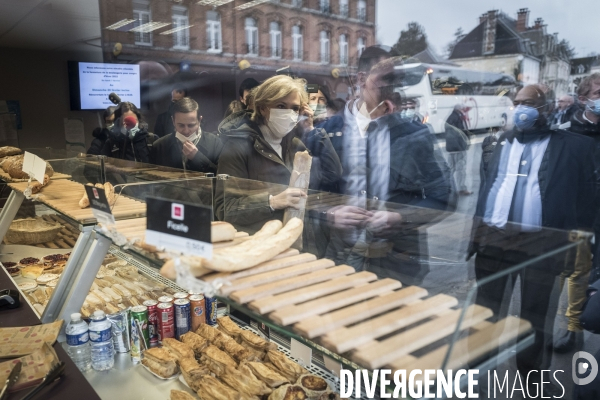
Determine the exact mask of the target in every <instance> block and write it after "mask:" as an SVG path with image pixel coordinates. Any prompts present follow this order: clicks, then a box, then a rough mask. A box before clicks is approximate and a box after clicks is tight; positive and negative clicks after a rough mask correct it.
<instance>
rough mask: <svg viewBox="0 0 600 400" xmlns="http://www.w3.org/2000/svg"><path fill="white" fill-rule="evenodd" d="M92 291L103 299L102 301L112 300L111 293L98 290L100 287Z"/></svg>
mask: <svg viewBox="0 0 600 400" xmlns="http://www.w3.org/2000/svg"><path fill="white" fill-rule="evenodd" d="M90 293H91V294H93V295H95V296H96V297H98V298H99V299H102V301H103V302H104V303H108V302H109V301H111V300H112V299H111V298H110V296H109V295H107V294H105V293H104V292H102V291H101V290H98V289H96V290H92V291H91V292H90Z"/></svg>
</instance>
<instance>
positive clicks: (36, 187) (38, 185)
mask: <svg viewBox="0 0 600 400" xmlns="http://www.w3.org/2000/svg"><path fill="white" fill-rule="evenodd" d="M48 183H50V177H49V176H48V174H44V180H43V182H42V183H40V182H38V181H35V182H34V183H32V184H31V193H34V194H35V193H39V192H41V191H42V188H43V187H44V186H46V185H48Z"/></svg>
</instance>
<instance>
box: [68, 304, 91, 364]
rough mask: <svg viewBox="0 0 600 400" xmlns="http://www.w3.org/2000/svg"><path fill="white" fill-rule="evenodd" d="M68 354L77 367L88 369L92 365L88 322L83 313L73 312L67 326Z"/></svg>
mask: <svg viewBox="0 0 600 400" xmlns="http://www.w3.org/2000/svg"><path fill="white" fill-rule="evenodd" d="M66 334H67V354H69V356H70V357H71V359H72V360H73V362H74V363H75V365H77V368H79V369H80V370H81V371H88V370H89V369H90V367H91V366H92V358H91V353H90V344H89V341H88V340H89V334H88V324H87V322H85V321H84V320H82V319H81V314H79V313H73V314H71V322H69V325H67V328H66Z"/></svg>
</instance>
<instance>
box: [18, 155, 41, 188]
mask: <svg viewBox="0 0 600 400" xmlns="http://www.w3.org/2000/svg"><path fill="white" fill-rule="evenodd" d="M23 172H25V173H26V174H28V175H29V176H30V177H32V178H33V179H35V180H36V181H38V182H39V183H41V184H43V183H44V174H45V173H46V161H44V159H42V158H40V157H38V156H36V155H35V154H32V153H30V152H28V151H26V152H25V156H24V157H23Z"/></svg>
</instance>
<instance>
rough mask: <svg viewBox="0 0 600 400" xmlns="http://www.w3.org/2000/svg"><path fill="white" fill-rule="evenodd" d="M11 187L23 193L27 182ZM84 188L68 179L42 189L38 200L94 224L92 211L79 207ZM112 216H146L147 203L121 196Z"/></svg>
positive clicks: (88, 208) (81, 221)
mask: <svg viewBox="0 0 600 400" xmlns="http://www.w3.org/2000/svg"><path fill="white" fill-rule="evenodd" d="M9 186H10V187H11V188H12V189H13V190H16V191H18V192H21V193H23V191H24V190H25V188H27V182H21V183H10V184H9ZM83 186H84V185H82V184H81V183H77V182H73V181H71V180H67V179H64V180H57V181H52V182H50V183H49V184H48V185H47V186H45V187H44V188H43V189H42V191H41V192H40V193H39V195H40V196H39V197H38V198H37V200H38V201H40V202H41V203H44V204H46V205H47V206H49V207H51V208H53V209H55V210H56V211H58V212H60V213H61V214H63V215H65V216H67V217H69V218H71V219H73V220H75V221H77V222H79V223H83V224H85V223H94V222H95V221H96V219H95V218H94V215H93V214H92V209H91V208H90V207H87V208H80V207H79V200H81V198H82V197H83V193H84V188H83ZM112 214H113V215H114V217H115V218H117V219H118V218H129V217H135V216H142V215H146V203H143V202H141V201H139V200H134V199H132V198H129V197H127V196H123V195H121V196H119V197H118V199H117V202H116V203H115V205H114V206H113V208H112Z"/></svg>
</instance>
